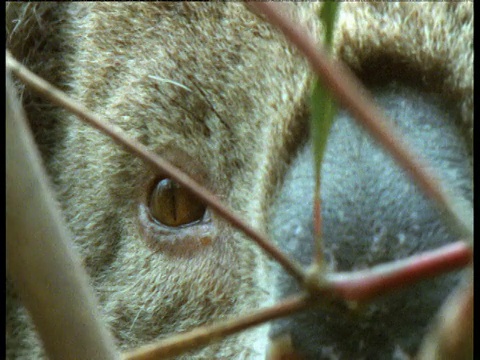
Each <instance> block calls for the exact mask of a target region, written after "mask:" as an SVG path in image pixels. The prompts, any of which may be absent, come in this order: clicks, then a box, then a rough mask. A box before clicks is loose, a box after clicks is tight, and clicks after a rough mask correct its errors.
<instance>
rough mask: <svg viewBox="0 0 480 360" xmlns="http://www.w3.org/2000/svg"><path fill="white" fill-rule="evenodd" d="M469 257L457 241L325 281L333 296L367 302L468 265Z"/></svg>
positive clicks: (470, 258) (337, 274) (462, 243)
mask: <svg viewBox="0 0 480 360" xmlns="http://www.w3.org/2000/svg"><path fill="white" fill-rule="evenodd" d="M472 259H473V251H472V248H471V247H470V246H469V245H467V244H466V243H465V242H463V241H459V242H456V243H453V244H448V245H445V246H443V247H441V248H438V249H435V250H432V251H428V252H424V253H422V254H418V255H414V256H412V257H409V258H406V259H402V260H398V261H395V262H391V263H387V264H382V265H378V266H376V267H374V268H372V269H368V270H365V271H356V272H354V273H346V274H345V273H336V274H335V273H334V274H328V275H326V282H327V284H329V285H327V286H330V287H331V291H332V294H331V295H332V296H334V295H336V296H338V297H339V298H341V299H343V300H351V301H368V300H371V299H373V298H375V297H377V296H379V295H383V294H385V293H387V292H389V291H392V290H396V289H400V288H402V287H405V286H409V285H412V284H414V283H415V282H418V281H419V280H422V279H426V278H430V277H434V276H438V275H439V274H441V273H444V272H448V271H453V270H457V269H461V268H463V267H465V266H467V265H468V264H470V263H471V261H472Z"/></svg>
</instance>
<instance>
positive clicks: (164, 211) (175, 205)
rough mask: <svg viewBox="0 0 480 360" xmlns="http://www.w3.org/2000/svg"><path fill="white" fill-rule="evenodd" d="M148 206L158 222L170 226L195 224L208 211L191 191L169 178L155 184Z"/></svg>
mask: <svg viewBox="0 0 480 360" xmlns="http://www.w3.org/2000/svg"><path fill="white" fill-rule="evenodd" d="M148 207H149V210H150V214H151V216H152V217H153V218H154V219H155V220H156V221H157V222H159V223H161V224H163V225H166V226H170V227H180V226H188V225H193V224H195V223H197V222H199V221H201V220H202V219H203V217H204V215H205V211H206V207H205V205H204V204H203V203H201V202H200V200H198V198H196V197H195V196H194V195H193V194H192V193H191V192H190V191H188V190H187V189H186V188H184V187H182V186H180V185H179V184H177V183H175V182H174V181H173V180H171V179H168V178H165V179H162V180H160V181H159V182H158V183H157V184H156V185H155V186H154V188H153V190H152V192H151V194H150V198H149V201H148Z"/></svg>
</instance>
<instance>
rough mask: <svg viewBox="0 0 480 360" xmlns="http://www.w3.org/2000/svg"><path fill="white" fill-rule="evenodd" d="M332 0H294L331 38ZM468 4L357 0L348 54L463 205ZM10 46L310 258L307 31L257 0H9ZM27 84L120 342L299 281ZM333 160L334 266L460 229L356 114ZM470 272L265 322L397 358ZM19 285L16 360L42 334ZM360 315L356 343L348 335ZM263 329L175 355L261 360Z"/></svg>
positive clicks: (467, 184)
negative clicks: (284, 27) (266, 15)
mask: <svg viewBox="0 0 480 360" xmlns="http://www.w3.org/2000/svg"><path fill="white" fill-rule="evenodd" d="M317 7H318V4H297V5H295V6H293V7H292V8H291V9H292V10H291V13H290V14H289V15H290V16H292V17H293V18H294V19H295V21H299V22H300V21H301V22H304V23H306V24H307V25H308V27H309V28H310V29H311V31H312V33H313V34H316V36H317V37H318V38H320V34H321V25H320V24H319V21H318V19H317V16H316V10H317ZM438 19H443V20H442V21H443V23H442V26H438ZM472 19H473V12H472V6H471V4H468V3H465V4H463V3H462V4H448V3H428V4H416V3H415V4H414V3H409V4H399V3H392V4H390V3H389V4H376V3H375V4H363V3H362V4H356V3H351V4H342V7H341V12H340V15H339V20H338V30H337V31H336V38H335V50H334V53H335V56H336V57H338V58H340V59H342V60H343V61H345V62H346V64H347V65H348V66H349V67H350V68H351V69H352V70H354V71H355V72H356V73H357V74H358V75H359V76H360V77H361V78H362V79H363V80H365V81H367V82H368V84H372V85H369V88H371V89H372V90H374V91H375V94H376V97H377V98H378V101H379V102H380V104H381V105H382V106H385V107H386V108H387V110H388V111H389V112H390V115H391V117H392V119H394V120H395V121H396V122H397V125H398V126H399V127H400V128H401V129H402V130H403V132H404V134H405V136H406V137H407V139H408V140H409V141H410V142H411V143H412V146H413V147H418V149H419V151H420V153H421V154H424V155H425V157H426V158H427V159H428V160H431V162H432V166H434V167H436V168H438V171H439V174H440V175H441V177H444V180H445V182H446V184H447V185H448V186H451V187H452V188H453V189H454V190H455V191H456V194H457V198H458V199H459V201H460V200H461V201H464V203H465V204H466V205H465V206H466V207H471V200H472V187H471V179H472V156H471V132H470V130H471V129H472V127H473V125H472V114H473V95H472V94H473V80H472V79H473V75H472V74H473V70H472V64H473V62H472V59H473V49H472V46H471V44H472V42H471V40H472V37H473V36H472V32H473V31H472V30H473V20H472ZM7 47H8V48H9V49H10V50H11V51H12V53H13V55H14V56H16V57H17V58H19V59H20V60H21V61H22V62H24V63H25V64H27V65H29V66H30V67H32V69H33V70H34V71H35V72H37V73H38V74H40V75H41V76H43V77H45V78H46V79H47V80H49V81H51V82H53V83H54V84H55V85H57V86H59V87H60V88H62V89H63V90H65V91H66V92H67V93H68V94H69V95H70V96H72V97H74V98H75V99H77V100H79V101H80V102H82V103H84V104H85V105H86V106H87V107H88V108H89V109H91V110H93V111H94V112H96V113H98V114H99V115H100V116H102V117H103V118H104V119H105V120H107V121H109V122H111V123H113V124H115V125H116V126H118V127H120V128H121V129H122V130H124V131H125V132H126V133H127V134H128V135H129V136H130V137H132V138H134V139H136V140H139V141H141V142H142V143H143V144H145V145H146V146H147V147H148V148H149V149H150V150H152V151H153V152H155V153H157V154H159V155H160V156H162V157H164V158H165V159H167V160H169V161H170V162H171V163H172V164H174V165H175V166H177V167H178V168H180V169H181V170H183V171H185V172H186V173H187V174H189V175H190V176H191V177H192V178H194V179H195V180H196V181H198V182H199V183H201V184H203V185H204V186H205V187H206V188H207V189H209V190H211V191H212V192H214V193H215V194H216V195H217V196H218V197H219V198H220V199H221V200H222V201H223V202H224V203H225V204H227V205H228V206H229V207H230V208H231V209H232V210H234V211H235V212H237V213H238V214H239V215H240V216H241V217H242V218H243V219H245V220H246V221H247V222H248V223H250V224H251V225H252V226H253V227H255V228H257V229H259V230H260V231H264V232H267V231H269V232H270V233H271V234H272V237H273V240H274V241H276V242H277V243H279V244H280V245H281V246H282V247H283V248H284V249H285V250H287V251H289V252H290V254H291V255H292V256H294V257H296V258H297V259H299V260H301V261H302V262H303V263H304V264H307V263H308V261H309V259H310V256H311V252H312V246H311V241H310V239H311V225H310V220H309V219H310V217H311V207H310V206H309V205H308V204H309V201H310V200H309V199H310V197H309V194H311V188H312V186H313V185H312V184H313V182H312V173H311V163H312V161H313V160H312V159H311V154H310V152H309V150H308V149H309V148H308V145H307V146H305V144H308V137H309V134H308V115H309V114H308V99H309V91H310V88H311V84H312V80H313V75H312V73H311V71H310V70H309V68H308V66H307V63H306V61H305V60H304V59H303V58H302V56H300V54H299V53H298V52H297V51H296V50H295V49H294V48H293V46H291V45H289V44H288V43H286V41H285V40H284V39H283V37H282V36H281V35H280V34H279V33H278V32H277V31H276V30H275V29H274V28H273V27H272V26H270V25H267V24H266V23H265V22H264V21H263V20H262V19H261V17H259V16H258V15H255V14H253V13H251V12H250V11H249V10H247V9H246V8H245V6H244V5H243V4H240V3H227V4H214V3H188V2H181V3H108V4H107V3H101V2H98V3H85V4H84V3H65V4H63V3H62V4H52V3H47V4H43V3H33V4H28V5H25V4H13V3H12V4H9V5H8V7H7ZM432 93H436V95H431V94H432ZM22 96H23V102H24V107H25V110H26V112H27V116H28V118H29V121H30V123H31V125H32V129H33V132H34V135H35V139H36V141H37V143H38V146H39V148H40V150H41V153H42V157H43V160H44V164H45V167H46V169H47V171H48V173H49V175H50V176H51V180H52V185H53V188H54V192H55V197H56V198H57V200H58V202H59V204H60V206H61V209H62V211H63V214H64V217H65V221H66V223H67V226H68V228H69V230H70V232H71V234H72V240H73V244H74V247H75V249H76V250H77V251H78V253H79V255H80V257H81V259H82V262H83V265H84V266H85V268H86V270H87V272H88V275H89V277H90V282H91V285H92V287H93V289H94V291H95V294H96V296H97V298H98V300H99V304H100V312H101V314H102V319H103V320H104V321H105V323H106V324H107V326H108V328H109V330H110V331H111V332H112V334H113V336H114V337H115V339H116V341H117V345H118V347H119V349H120V350H127V349H132V348H135V347H137V346H140V345H143V344H147V343H149V342H151V341H154V340H158V339H161V338H165V337H167V336H168V335H171V334H173V333H177V332H183V331H187V330H190V329H192V328H195V327H197V326H199V325H202V324H207V323H208V324H209V323H213V322H214V321H215V320H220V319H225V318H230V317H233V316H238V315H241V314H246V313H248V312H249V311H251V310H252V309H256V308H259V307H261V306H266V305H267V304H271V303H272V302H273V301H276V300H277V299H279V298H282V297H283V296H285V295H287V294H290V293H291V292H293V291H296V290H297V287H296V285H295V283H293V282H292V281H291V280H290V279H289V278H287V277H286V276H284V275H283V272H282V271H281V270H279V269H278V268H276V267H275V266H273V267H272V266H270V264H269V262H268V261H267V258H266V256H265V255H264V254H263V253H262V251H261V250H260V249H259V248H258V247H256V246H255V245H254V244H253V243H252V242H250V241H249V240H248V239H247V238H246V236H244V235H243V234H241V233H240V232H239V231H237V230H235V229H234V228H233V227H232V226H231V225H229V224H228V223H227V222H225V221H224V220H223V219H222V218H221V217H220V216H219V215H218V214H216V213H215V212H213V211H212V210H211V209H209V208H208V207H205V206H203V205H202V204H200V203H199V202H198V201H197V200H196V199H195V198H194V197H192V196H191V195H189V193H188V191H186V190H185V189H182V188H181V187H179V186H178V185H176V184H174V183H173V182H172V181H171V180H170V179H168V177H167V176H166V174H162V173H158V172H155V171H153V170H152V169H151V168H149V167H148V166H147V165H146V164H144V163H143V162H142V161H140V160H139V159H137V158H135V156H133V155H132V154H129V153H128V152H127V151H125V150H124V149H122V148H120V147H118V146H117V145H115V144H114V143H113V142H112V141H111V140H110V139H108V138H106V137H105V136H104V135H102V134H100V133H98V132H97V130H95V129H92V128H89V127H88V126H86V125H84V124H81V123H80V122H79V121H78V120H77V119H76V118H75V117H74V116H73V115H71V114H68V113H67V112H66V111H64V110H61V109H57V108H55V107H53V106H51V105H50V104H48V103H46V102H45V101H43V100H41V99H39V98H37V97H36V96H34V95H33V94H31V93H29V92H28V90H25V91H24V92H23V94H22ZM443 103H448V104H452V107H451V108H448V109H444V106H443V105H442V104H443ZM447 110H448V111H447ZM411 115H415V116H411ZM417 115H418V116H417ZM322 171H323V172H324V177H325V180H324V187H323V190H322V191H323V193H322V196H323V197H324V203H325V207H324V209H323V211H324V217H325V218H326V222H325V229H324V231H325V238H326V241H327V248H328V249H327V250H328V256H329V260H330V263H331V266H332V268H334V269H336V270H355V269H359V268H364V267H367V266H371V265H374V264H377V263H380V262H383V261H388V260H391V259H396V258H401V257H404V256H407V255H410V254H412V253H415V252H417V251H421V250H424V249H430V248H434V247H436V246H438V245H440V244H443V243H446V242H449V241H452V240H453V239H452V238H451V235H450V234H449V232H448V231H447V229H446V228H445V227H444V226H443V225H442V223H441V222H440V220H439V214H437V213H436V212H435V211H434V210H433V209H432V208H430V205H429V203H428V201H427V200H426V199H425V198H424V197H423V196H422V195H421V193H420V192H418V191H417V190H416V189H415V186H414V185H412V184H411V183H410V182H409V181H408V180H407V179H406V178H405V176H404V175H403V174H402V173H401V171H400V170H398V169H397V167H396V166H395V165H394V164H393V162H392V161H391V160H390V159H389V157H388V156H387V155H385V154H384V153H383V152H382V151H381V150H380V149H379V148H378V147H377V146H376V145H375V144H374V143H373V142H372V141H371V140H370V139H369V138H368V137H367V136H366V135H365V134H364V133H363V132H362V131H360V130H359V129H358V127H357V126H356V125H354V124H353V122H352V120H351V119H348V118H347V116H346V115H345V114H342V115H340V117H339V119H338V120H337V122H336V123H335V125H334V128H333V129H332V133H331V135H330V139H329V148H328V152H327V155H326V159H325V163H324V165H323V170H322ZM457 278H458V276H457V275H452V276H448V277H445V278H443V277H442V278H441V279H439V280H438V282H433V283H432V284H428V285H426V287H418V288H417V287H414V288H412V289H410V290H408V291H409V292H408V293H404V294H400V295H399V296H398V297H395V298H392V300H388V299H386V300H382V301H383V303H382V302H379V303H378V304H377V303H375V304H373V305H372V307H371V308H369V309H367V311H366V315H359V316H360V318H359V319H360V320H358V321H357V322H355V326H353V325H352V322H351V321H352V320H351V319H350V314H343V315H342V316H343V317H342V318H341V321H339V322H338V323H337V322H333V321H332V320H331V318H330V317H329V316H330V315H329V314H328V313H325V312H321V311H316V312H314V313H311V314H307V315H306V317H305V315H299V316H296V317H292V318H288V319H287V320H285V321H283V322H278V323H275V324H274V325H273V327H272V331H271V332H270V334H271V336H276V335H277V334H281V333H288V334H289V335H290V336H291V337H292V339H293V342H294V345H295V346H296V347H297V348H298V351H299V352H300V353H303V354H304V356H306V357H307V358H308V357H310V358H315V359H316V358H321V357H322V356H323V358H335V356H337V358H341V359H343V358H347V359H350V358H353V359H355V358H362V357H363V358H372V359H373V358H375V356H377V354H378V355H381V354H383V355H385V357H381V358H389V357H390V356H392V358H394V356H397V355H395V354H399V353H410V352H411V351H414V350H415V349H416V346H417V345H418V339H419V338H420V337H421V335H422V334H423V333H424V332H425V327H426V324H427V323H428V320H429V319H430V318H431V316H432V315H433V314H434V312H435V309H436V308H437V307H438V305H439V304H440V303H441V302H442V299H443V298H444V296H445V295H446V294H447V293H448V292H449V289H450V288H451V287H452V286H453V284H454V283H456V282H457ZM7 284H8V285H9V287H8V288H7V290H8V293H7V300H8V301H7V303H8V306H7V357H8V358H9V359H16V358H25V357H35V358H40V357H42V356H44V353H43V350H42V347H41V344H40V343H39V341H38V338H37V336H36V335H35V333H34V331H33V330H32V325H31V322H30V320H29V318H28V315H27V313H26V312H25V310H24V309H23V307H22V306H21V301H20V300H19V299H18V298H17V297H16V295H15V292H14V290H13V289H12V288H10V284H9V283H8V279H7ZM443 288H445V289H443ZM417 291H418V294H421V295H419V296H417V293H416V292H417ZM412 293H414V295H415V296H412V295H411V294H412ZM418 298H421V300H418V301H416V299H418ZM404 305H405V306H404ZM413 314H421V316H418V317H417V316H415V315H413ZM362 316H363V317H362ZM417 319H418V321H416V320H417ZM311 321H313V324H312V323H311ZM352 329H354V330H352ZM385 329H390V330H391V331H386V330H385ZM395 329H397V330H398V331H396V330H395ZM349 331H354V332H355V336H352V340H351V341H347V342H341V341H339V338H341V337H345V336H344V334H345V332H347V333H348V332H349ZM377 334H382V336H383V337H382V338H381V339H382V342H383V344H382V345H381V346H380V350H379V351H377V344H376V343H375V341H374V340H375V338H376V336H377ZM387 338H388V339H387ZM268 341H269V333H268V325H264V326H261V327H258V328H254V329H251V330H248V331H245V332H243V333H240V334H238V335H235V336H233V337H230V338H227V339H226V340H224V341H221V342H219V343H215V344H213V345H209V346H208V347H206V348H204V349H201V350H198V351H195V352H191V353H188V354H186V355H184V356H183V357H180V358H184V359H212V358H218V359H237V358H238V359H244V358H247V359H263V358H265V356H266V355H265V354H266V348H267V342H268ZM397 349H398V350H397ZM395 351H397V352H396V353H395ZM372 354H375V355H372Z"/></svg>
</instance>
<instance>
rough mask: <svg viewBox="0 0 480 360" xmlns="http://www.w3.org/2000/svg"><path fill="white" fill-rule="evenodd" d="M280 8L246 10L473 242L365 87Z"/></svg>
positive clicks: (469, 230)
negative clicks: (287, 45) (271, 29)
mask: <svg viewBox="0 0 480 360" xmlns="http://www.w3.org/2000/svg"><path fill="white" fill-rule="evenodd" d="M279 5H282V6H285V4H275V3H272V2H249V3H247V6H249V7H251V8H253V10H254V11H256V12H261V13H263V14H264V15H265V16H266V18H267V20H268V21H269V22H270V23H271V24H273V25H275V26H276V27H277V28H278V29H279V30H280V31H281V32H282V33H283V34H284V35H285V37H286V38H287V39H288V40H290V41H291V43H292V44H293V45H295V46H296V47H297V48H298V49H299V50H300V51H301V52H302V53H303V54H304V55H305V57H306V59H307V60H308V61H309V62H310V65H311V66H312V68H313V70H314V71H315V72H316V74H317V75H318V76H320V78H321V79H322V81H323V84H325V86H326V87H327V88H328V89H329V90H330V91H331V92H332V93H333V94H334V95H335V97H336V98H337V100H338V102H339V103H340V104H341V105H343V106H344V107H345V108H346V109H347V110H349V111H350V113H351V114H352V115H353V117H354V118H355V119H357V120H358V121H359V122H360V123H361V124H362V125H363V126H364V127H365V128H366V129H367V130H368V131H369V132H370V133H371V134H372V135H373V136H374V137H375V139H376V140H377V141H379V143H380V144H382V145H383V146H384V147H385V149H386V150H387V151H389V152H390V154H391V156H392V157H393V158H394V159H395V160H396V161H397V163H398V164H399V165H400V166H401V167H402V168H403V169H404V170H405V171H406V172H407V174H409V175H410V176H411V177H412V178H413V179H414V181H415V182H416V183H417V184H418V186H420V188H422V189H423V191H424V192H425V194H426V195H427V196H429V197H430V198H431V199H433V200H434V201H435V202H436V204H437V205H438V206H440V208H441V209H445V210H446V216H447V218H448V219H449V220H450V222H451V224H452V226H454V229H455V231H457V232H459V235H460V237H461V238H469V239H470V238H472V237H473V233H472V232H473V229H472V227H471V226H470V224H469V223H468V220H467V221H466V220H465V219H464V218H463V217H462V214H459V213H458V211H457V210H456V209H455V206H454V202H453V201H452V200H451V199H450V196H449V195H448V193H447V192H446V191H445V190H444V189H443V188H442V186H441V184H440V182H439V181H438V180H437V179H436V178H435V177H434V176H433V175H432V174H431V173H430V172H429V171H428V170H427V168H426V167H425V166H424V164H422V162H421V161H419V160H418V159H419V156H418V155H416V154H414V153H413V152H412V151H410V150H409V149H408V147H407V146H406V145H405V144H404V142H403V141H401V138H400V137H399V136H398V135H397V134H396V132H395V131H393V130H392V126H391V125H387V122H386V121H385V117H384V116H383V114H382V113H381V111H380V110H379V109H377V107H376V106H375V105H374V101H373V99H372V97H371V96H370V95H368V91H367V90H366V89H365V87H364V86H363V85H362V83H361V82H360V81H359V80H358V79H357V78H356V77H355V75H354V74H353V73H352V72H351V71H350V70H349V69H348V68H347V67H346V66H345V65H343V64H342V63H341V62H339V61H333V60H330V59H329V58H328V57H327V56H326V55H324V54H325V53H326V52H325V51H324V50H323V47H322V46H321V45H320V44H318V43H317V42H316V41H315V40H314V39H313V38H312V37H311V36H310V35H309V31H308V29H307V28H306V27H305V26H304V25H302V24H299V23H294V22H293V21H292V20H290V19H289V18H288V17H287V16H286V15H284V13H283V12H280V11H279Z"/></svg>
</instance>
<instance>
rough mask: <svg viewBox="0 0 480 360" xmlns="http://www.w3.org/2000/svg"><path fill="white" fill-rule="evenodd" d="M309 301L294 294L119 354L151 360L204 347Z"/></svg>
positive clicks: (132, 359)
mask: <svg viewBox="0 0 480 360" xmlns="http://www.w3.org/2000/svg"><path fill="white" fill-rule="evenodd" d="M311 304H312V303H311V302H310V301H309V300H308V296H307V295H296V296H292V297H291V298H288V299H286V300H283V301H282V302H280V303H278V304H275V305H273V306H271V307H269V308H266V309H260V310H256V311H254V312H251V313H250V314H246V315H243V316H241V317H238V318H236V319H230V320H225V321H219V322H217V323H215V324H213V325H207V326H201V327H198V328H196V329H194V330H191V331H189V332H187V333H183V334H178V335H172V336H171V337H169V338H167V339H165V340H160V341H159V342H157V343H154V344H150V345H146V346H144V347H141V348H139V349H136V350H134V351H131V352H129V353H126V354H125V355H124V357H123V359H124V360H154V359H160V358H161V359H164V358H168V357H172V356H176V355H180V354H182V353H184V352H185V351H188V350H192V349H196V348H198V347H200V346H205V345H207V344H210V343H211V342H213V341H216V340H220V339H223V338H224V337H226V336H229V335H233V334H236V333H238V332H240V331H243V330H246V329H248V328H250V327H252V326H257V325H260V324H263V323H265V322H267V321H270V320H274V319H277V318H280V317H283V316H288V315H290V314H292V313H295V312H297V311H300V310H303V309H305V308H307V307H308V306H309V305H311Z"/></svg>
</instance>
